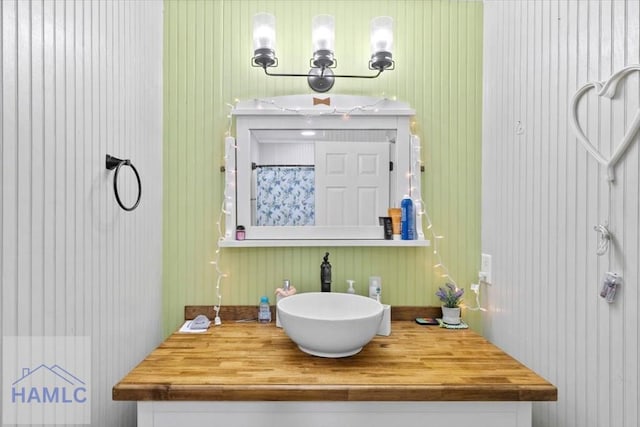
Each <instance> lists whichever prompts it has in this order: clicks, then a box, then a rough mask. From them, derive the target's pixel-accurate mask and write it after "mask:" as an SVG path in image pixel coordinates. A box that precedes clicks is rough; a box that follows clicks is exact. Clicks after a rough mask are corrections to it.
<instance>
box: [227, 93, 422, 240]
mask: <svg viewBox="0 0 640 427" xmlns="http://www.w3.org/2000/svg"><path fill="white" fill-rule="evenodd" d="M232 115H233V118H234V119H235V134H236V137H235V138H233V137H228V138H227V139H226V140H225V149H226V151H225V193H224V197H225V201H224V212H225V236H224V239H223V241H222V242H221V246H227V247H233V246H319V245H322V246H327V245H332V246H427V245H428V244H429V242H428V241H427V240H425V238H424V233H423V232H422V215H421V211H422V207H423V201H422V196H421V190H420V169H421V163H420V141H419V138H418V137H417V136H415V135H412V134H411V132H410V121H411V119H412V116H413V115H414V111H413V110H412V109H411V108H409V106H408V105H407V104H405V103H402V102H399V101H393V100H390V99H386V98H372V97H361V96H348V95H332V96H327V97H324V98H318V97H315V96H313V95H292V96H283V97H275V98H269V99H254V100H249V101H241V102H238V103H237V104H236V105H235V107H234V109H233V111H232ZM405 194H408V195H410V196H411V197H412V199H413V200H414V202H415V204H416V212H418V215H417V217H416V230H417V236H418V239H417V240H410V241H402V240H385V239H384V234H383V227H382V226H381V225H380V223H379V217H383V216H388V213H387V209H388V208H389V207H399V206H400V201H401V199H402V197H403V195H405ZM238 226H242V227H243V228H244V240H239V239H237V238H236V228H237V227H238Z"/></svg>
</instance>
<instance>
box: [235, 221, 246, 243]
mask: <svg viewBox="0 0 640 427" xmlns="http://www.w3.org/2000/svg"><path fill="white" fill-rule="evenodd" d="M244 236H245V232H244V225H239V226H237V227H236V240H244Z"/></svg>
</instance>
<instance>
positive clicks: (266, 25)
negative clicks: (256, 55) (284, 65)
mask: <svg viewBox="0 0 640 427" xmlns="http://www.w3.org/2000/svg"><path fill="white" fill-rule="evenodd" d="M258 49H271V50H273V51H275V50H276V17H275V16H273V15H272V14H270V13H258V14H256V15H254V16H253V50H254V51H256V50H258Z"/></svg>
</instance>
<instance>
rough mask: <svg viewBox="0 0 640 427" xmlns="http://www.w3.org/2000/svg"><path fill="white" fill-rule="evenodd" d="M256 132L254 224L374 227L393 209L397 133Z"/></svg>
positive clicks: (252, 217)
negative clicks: (391, 190) (394, 151)
mask: <svg viewBox="0 0 640 427" xmlns="http://www.w3.org/2000/svg"><path fill="white" fill-rule="evenodd" d="M304 135H305V134H304V133H303V132H302V131H301V130H300V129H280V130H266V129H260V130H254V131H252V141H253V144H252V153H251V159H252V162H253V163H252V178H251V224H252V225H254V226H260V227H286V226H320V227H322V226H372V227H378V226H379V223H378V217H379V216H386V213H387V208H388V207H389V206H391V200H390V186H391V185H392V184H391V181H392V180H391V173H390V171H389V164H390V161H391V162H393V161H394V156H393V149H394V146H395V144H394V142H395V130H347V131H345V130H323V131H317V132H312V133H310V134H309V135H308V136H307V137H305V136H304Z"/></svg>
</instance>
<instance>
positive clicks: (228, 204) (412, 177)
mask: <svg viewBox="0 0 640 427" xmlns="http://www.w3.org/2000/svg"><path fill="white" fill-rule="evenodd" d="M389 100H393V101H395V100H396V98H395V97H392V98H386V97H384V98H380V99H378V100H377V101H376V102H373V103H371V104H363V105H356V106H354V107H351V108H346V109H339V108H331V109H324V110H322V111H314V112H313V113H309V112H308V111H304V110H302V109H300V108H294V107H287V106H282V105H279V104H278V103H277V102H276V101H275V100H273V99H259V98H255V99H254V102H255V103H256V104H257V108H258V109H261V108H264V107H265V106H268V107H269V108H271V109H276V110H279V111H282V112H288V113H293V114H298V115H301V116H304V117H305V118H308V119H312V118H313V117H318V116H331V115H341V116H342V119H343V120H349V119H350V117H351V116H352V115H353V114H356V113H360V112H363V113H364V112H378V111H379V107H380V106H381V104H384V103H385V102H388V101H389ZM235 102H236V103H238V102H239V100H238V99H236V100H235ZM226 105H227V107H228V108H229V110H230V111H229V113H228V115H227V121H228V122H227V129H226V131H225V155H224V163H225V168H224V171H225V174H226V177H225V178H226V179H225V183H226V184H225V188H224V200H223V201H222V205H221V207H220V213H219V215H218V220H217V222H216V227H217V231H218V236H217V239H216V249H215V256H214V259H213V260H212V261H211V264H212V265H214V267H215V272H216V280H215V282H216V287H215V291H216V297H217V304H216V305H215V306H214V310H215V312H216V317H215V319H214V324H216V325H220V324H222V321H221V318H220V309H221V307H222V293H221V288H220V285H221V283H222V281H223V279H225V278H227V277H229V273H226V272H224V271H222V269H221V267H220V254H221V245H220V244H221V243H222V242H223V241H224V240H225V238H230V237H231V232H232V230H224V232H223V230H222V220H223V218H224V217H225V216H226V215H232V214H233V195H234V193H235V187H234V182H235V173H236V170H235V165H234V164H235V158H234V159H233V162H232V161H230V160H231V159H230V157H229V156H230V154H229V153H232V152H233V151H234V150H235V149H237V148H238V147H237V145H236V144H235V139H234V138H233V136H232V135H231V132H232V126H233V115H232V111H233V109H234V108H235V106H234V105H233V104H230V103H227V104H226ZM413 124H415V123H412V125H413ZM413 141H417V142H412V147H411V148H412V161H411V162H412V164H411V168H410V170H409V172H408V175H409V187H410V193H411V195H412V198H413V201H414V203H415V207H416V216H417V221H422V219H421V217H423V216H424V218H425V220H426V226H427V227H426V232H427V233H428V235H429V237H430V238H431V244H432V248H433V256H434V258H435V261H436V263H435V264H434V266H433V267H434V269H435V270H436V271H437V272H439V276H440V277H441V278H443V279H445V280H447V281H448V282H450V283H451V284H452V285H454V286H455V287H456V289H457V288H459V287H458V284H457V282H456V280H455V279H454V278H453V276H452V275H451V272H450V271H449V269H448V268H447V266H446V265H445V263H444V261H443V259H442V256H441V254H440V252H439V250H438V242H439V241H440V240H442V239H444V236H442V235H440V234H437V233H436V231H435V229H434V227H433V222H432V221H431V217H430V216H429V213H428V212H427V210H426V208H425V203H424V200H423V199H422V194H421V192H420V191H417V190H418V188H419V185H420V184H419V182H418V180H419V179H420V171H421V170H422V167H423V162H422V160H421V158H420V150H421V148H420V142H419V140H418V139H417V138H416V139H414V140H413ZM416 195H417V197H416ZM420 237H425V236H420ZM474 292H475V294H476V298H475V299H476V306H475V307H469V306H466V308H467V309H468V310H471V311H478V310H480V311H486V310H485V309H484V308H482V307H481V306H480V301H479V297H480V295H479V291H477V290H474Z"/></svg>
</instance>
